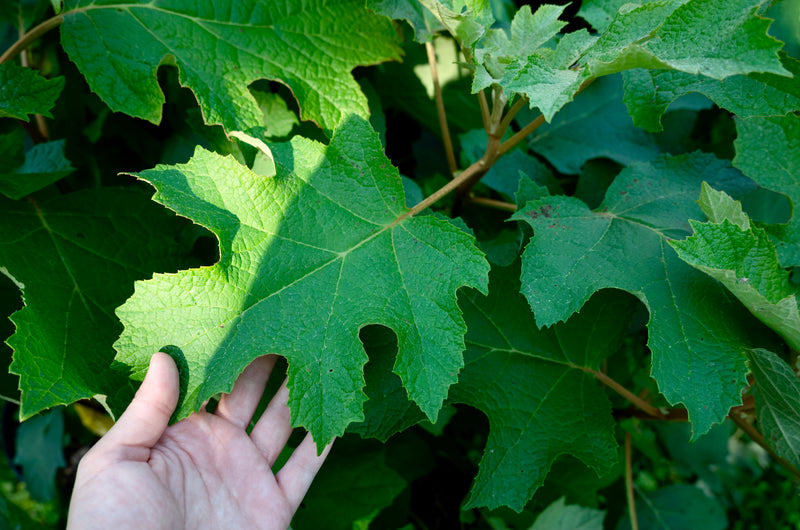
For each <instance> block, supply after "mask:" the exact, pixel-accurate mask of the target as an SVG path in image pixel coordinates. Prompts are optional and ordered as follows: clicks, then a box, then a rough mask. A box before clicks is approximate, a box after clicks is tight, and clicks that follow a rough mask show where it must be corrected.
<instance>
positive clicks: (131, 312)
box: [116, 117, 488, 447]
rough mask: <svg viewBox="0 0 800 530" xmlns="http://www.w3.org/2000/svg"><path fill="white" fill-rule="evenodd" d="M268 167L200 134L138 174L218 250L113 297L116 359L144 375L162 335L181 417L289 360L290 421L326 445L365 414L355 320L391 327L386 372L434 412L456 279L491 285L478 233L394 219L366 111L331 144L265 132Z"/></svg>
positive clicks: (452, 323)
mask: <svg viewBox="0 0 800 530" xmlns="http://www.w3.org/2000/svg"><path fill="white" fill-rule="evenodd" d="M272 152H273V155H274V158H275V163H276V167H277V176H276V177H274V178H265V177H262V176H259V175H256V174H255V173H253V172H252V171H250V170H249V169H247V168H245V167H243V166H241V165H239V164H238V163H237V162H236V161H235V160H234V159H232V158H230V157H227V158H226V157H221V156H219V155H216V154H214V153H210V152H207V151H205V150H203V149H201V148H198V150H197V151H196V152H195V155H194V157H193V158H192V160H191V161H190V162H189V163H187V164H184V165H178V166H158V167H157V168H155V169H153V170H148V171H144V172H142V173H140V174H139V176H140V177H141V178H143V179H145V180H147V181H149V182H151V183H152V184H153V185H154V186H155V187H156V189H157V193H156V195H155V196H154V199H155V200H157V201H159V202H161V203H163V204H164V205H166V206H167V207H169V208H171V209H173V210H175V211H176V212H177V213H178V214H180V215H184V216H186V217H189V218H191V219H192V220H194V221H195V222H197V223H199V224H202V225H204V226H206V227H207V228H209V229H210V230H211V231H212V232H214V233H215V234H216V235H217V237H218V238H219V242H220V256H221V257H220V261H219V262H218V263H217V264H216V265H214V266H211V267H204V268H200V269H192V270H187V271H182V272H180V273H178V274H174V275H173V274H170V275H156V276H155V277H154V278H153V280H151V281H147V282H140V283H138V284H137V285H136V292H135V294H134V296H133V297H131V299H130V300H128V302H127V303H126V304H125V305H124V306H122V307H121V308H119V310H118V311H117V314H118V315H119V316H120V319H121V320H122V322H123V324H124V325H125V331H124V333H123V334H122V336H121V338H120V339H119V341H118V342H117V343H116V348H117V351H118V352H119V355H118V360H119V361H121V362H123V363H125V364H127V365H129V366H131V367H132V369H133V371H134V377H135V378H141V377H143V375H144V372H145V371H146V368H147V363H148V360H149V358H150V356H151V355H152V352H154V351H156V350H158V349H161V348H166V349H167V350H168V351H170V352H172V353H174V354H175V355H177V356H181V357H183V358H185V360H186V361H185V362H186V364H188V366H189V371H188V374H186V377H187V378H188V381H187V391H186V394H185V395H184V396H183V397H182V399H181V402H180V404H179V405H178V410H177V417H178V418H183V417H186V416H187V415H189V414H190V413H191V412H193V411H195V410H197V409H198V408H199V407H200V406H201V405H202V403H203V402H204V401H205V400H207V399H208V398H209V397H211V396H213V395H215V394H217V393H219V392H229V391H230V390H231V388H232V386H233V383H234V381H235V379H236V377H237V376H238V375H239V373H241V371H242V370H243V369H244V368H245V367H246V366H247V365H248V364H249V363H250V362H251V361H252V360H253V359H254V358H255V357H258V356H259V355H263V354H265V353H278V354H281V355H284V356H286V358H287V359H288V361H289V375H288V377H289V382H288V385H289V389H290V398H289V402H290V407H291V409H292V422H293V424H294V425H302V426H304V427H306V428H308V429H309V431H311V433H312V435H313V436H314V439H315V440H316V442H317V443H318V444H319V445H320V447H321V446H322V445H323V444H325V443H327V442H328V441H330V440H331V439H332V438H333V437H334V436H338V435H341V434H342V432H343V431H344V429H345V427H347V425H348V424H349V423H351V422H353V421H360V420H362V419H363V418H364V416H363V412H362V409H363V405H364V401H365V396H364V393H363V391H362V388H363V387H364V376H363V374H362V370H363V366H364V364H365V362H366V360H367V356H366V354H365V353H364V348H363V346H362V344H361V342H359V336H358V332H359V329H360V328H362V327H364V326H365V325H367V324H381V325H384V326H387V327H390V328H392V329H393V330H394V331H395V333H396V334H397V337H398V353H397V360H396V362H395V366H394V371H395V372H396V373H397V374H398V375H399V376H400V378H401V379H402V381H403V385H404V386H405V387H406V389H407V391H408V395H409V397H410V398H411V399H413V400H414V401H415V402H416V403H417V404H418V405H419V407H420V408H421V409H422V411H423V412H424V413H425V414H426V415H427V416H428V417H429V418H431V419H434V420H435V418H436V415H437V413H438V411H439V409H440V407H441V404H442V401H443V400H444V399H445V397H446V396H447V391H448V388H449V387H450V385H451V384H452V383H455V381H456V379H457V374H458V371H459V370H460V369H461V367H462V365H463V358H462V354H461V352H462V351H463V335H464V332H465V330H466V327H465V325H464V322H463V319H462V317H461V313H460V311H459V310H458V306H457V304H456V291H457V289H458V288H459V287H461V286H472V287H477V288H480V289H483V288H485V286H486V282H487V278H486V276H487V273H488V263H487V262H486V260H485V258H484V256H483V255H482V253H481V252H480V251H479V250H478V249H477V248H476V246H475V242H474V239H473V238H472V236H470V235H468V234H467V233H465V232H464V231H462V230H461V229H460V228H457V227H455V226H454V225H453V224H451V223H449V222H447V221H446V220H444V219H441V218H439V217H437V216H423V217H404V214H406V212H408V210H407V209H406V207H405V205H404V196H403V188H402V184H401V181H400V177H399V175H398V172H397V170H396V169H395V168H394V167H392V166H391V164H390V163H389V161H388V159H387V158H386V157H385V156H384V154H383V149H382V146H381V143H380V139H379V138H378V135H377V134H376V133H375V132H374V131H373V130H372V129H371V128H370V126H369V124H368V123H367V122H366V121H364V120H362V119H361V118H355V117H354V118H352V119H351V120H347V122H346V123H345V124H344V125H343V126H342V128H341V129H338V130H337V131H336V132H335V134H334V136H333V139H332V140H331V143H330V145H329V146H327V147H326V146H324V145H321V144H319V143H316V142H314V141H311V140H308V139H304V138H301V137H296V138H295V139H293V140H292V142H291V143H290V144H279V145H275V146H272Z"/></svg>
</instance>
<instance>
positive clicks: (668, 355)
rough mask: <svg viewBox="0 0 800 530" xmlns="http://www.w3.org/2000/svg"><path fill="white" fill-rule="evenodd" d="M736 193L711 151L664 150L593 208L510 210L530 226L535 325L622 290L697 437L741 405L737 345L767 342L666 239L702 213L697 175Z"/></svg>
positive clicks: (656, 368)
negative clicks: (641, 312)
mask: <svg viewBox="0 0 800 530" xmlns="http://www.w3.org/2000/svg"><path fill="white" fill-rule="evenodd" d="M702 179H706V180H712V181H713V182H714V183H715V186H718V187H721V188H723V189H728V190H729V191H732V192H734V193H736V192H741V191H744V190H746V189H748V188H749V187H750V186H751V184H750V183H748V182H747V180H746V179H744V178H743V177H742V176H741V174H740V173H739V172H738V171H736V170H735V169H734V168H732V167H730V166H729V165H728V164H727V163H725V162H723V161H721V160H718V159H716V158H715V157H714V156H712V155H707V154H702V153H693V154H690V155H681V156H675V157H671V156H664V157H660V158H657V159H656V160H654V161H653V162H649V163H635V164H632V165H631V166H629V167H627V168H625V169H624V170H623V171H622V172H621V173H620V174H619V175H618V176H617V178H616V179H615V180H614V182H613V184H612V185H611V186H610V187H609V188H608V190H607V192H606V195H605V200H604V201H603V204H601V205H600V207H599V208H598V209H597V210H595V211H594V212H593V211H591V210H589V208H588V207H587V206H586V205H585V204H584V203H582V202H581V201H579V200H577V199H574V198H571V197H551V198H547V199H543V200H539V201H532V202H529V203H528V204H527V205H526V207H525V208H524V209H522V210H520V211H518V212H517V213H516V214H515V215H514V217H513V218H514V219H517V220H521V221H525V222H526V223H528V224H529V225H530V226H532V227H533V230H534V237H533V238H532V239H531V241H530V243H529V244H528V246H527V248H526V249H525V252H524V254H523V258H522V259H523V265H522V292H523V294H524V295H525V297H526V298H527V299H528V302H529V303H530V305H531V308H532V309H533V313H534V315H535V316H536V322H537V324H538V325H540V326H550V325H553V324H554V323H556V322H559V321H562V320H566V319H567V318H568V317H569V316H570V315H571V314H573V313H574V312H576V311H578V310H579V309H580V308H581V307H582V306H583V305H584V303H586V301H587V300H588V299H589V297H590V296H591V295H592V293H594V292H595V291H598V290H600V289H604V288H616V289H622V290H625V291H628V292H630V293H632V294H634V295H635V296H636V297H637V298H639V299H640V300H641V301H642V303H644V304H645V306H646V307H647V308H648V310H649V313H650V319H649V322H648V329H649V332H648V346H649V348H650V350H651V352H652V356H653V357H652V372H651V373H652V376H653V377H654V378H655V380H656V381H657V382H658V386H659V389H660V391H661V392H662V393H663V394H664V396H665V397H666V398H667V400H669V401H670V402H671V403H683V404H685V405H686V408H687V409H688V411H689V418H690V419H691V421H692V424H693V437H694V438H695V439H696V438H697V437H698V436H700V435H701V434H703V433H705V432H707V431H708V429H710V428H711V426H712V425H713V424H714V423H717V422H719V421H721V420H722V419H723V418H724V417H725V416H726V415H727V413H728V410H729V409H730V408H731V407H732V406H734V405H736V404H739V403H741V395H740V393H741V389H742V388H743V387H744V386H745V385H746V380H745V375H746V368H745V366H744V356H743V353H744V351H745V350H746V349H748V348H749V347H751V346H752V345H755V344H760V343H762V342H763V341H764V340H769V334H767V335H765V334H764V330H763V328H759V327H758V326H756V325H755V323H754V322H752V321H751V319H749V315H747V314H746V312H743V311H742V309H741V307H740V306H739V305H738V304H737V303H736V302H735V301H734V300H732V299H731V297H729V296H728V295H727V293H726V292H725V290H724V289H722V288H721V287H720V286H719V285H718V284H717V283H716V282H715V281H714V280H712V279H710V278H708V277H707V276H706V275H704V274H702V273H700V272H698V271H695V270H694V269H692V268H691V267H689V266H688V265H686V264H685V263H683V262H682V261H681V260H680V259H679V258H678V256H677V254H676V253H675V251H674V250H672V248H671V247H670V245H669V244H668V241H669V239H672V238H675V237H679V236H680V235H682V234H686V233H688V230H689V226H688V219H692V218H702V217H701V216H702V212H701V211H700V210H699V208H698V206H697V204H696V203H695V202H694V198H695V197H697V196H698V195H699V192H700V184H701V180H702Z"/></svg>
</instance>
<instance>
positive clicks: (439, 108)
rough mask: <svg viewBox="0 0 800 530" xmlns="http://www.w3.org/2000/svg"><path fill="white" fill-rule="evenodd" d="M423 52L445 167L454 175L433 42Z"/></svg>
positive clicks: (427, 43)
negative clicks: (434, 103) (428, 74)
mask: <svg viewBox="0 0 800 530" xmlns="http://www.w3.org/2000/svg"><path fill="white" fill-rule="evenodd" d="M425 51H426V52H428V64H429V65H430V67H431V79H433V93H434V95H435V97H436V112H437V113H438V114H439V128H440V129H441V130H442V141H443V142H444V152H445V154H446V155H447V167H448V168H449V169H450V174H451V175H455V174H456V171H458V165H457V164H456V157H455V153H453V142H452V140H451V139H450V128H449V127H448V126H447V115H446V114H445V111H444V100H443V99H442V87H441V85H439V68H438V67H437V65H436V51H435V50H434V49H433V42H432V41H428V42H426V43H425Z"/></svg>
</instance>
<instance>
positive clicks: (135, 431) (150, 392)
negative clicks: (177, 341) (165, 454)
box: [101, 352, 179, 449]
mask: <svg viewBox="0 0 800 530" xmlns="http://www.w3.org/2000/svg"><path fill="white" fill-rule="evenodd" d="M178 384H179V383H178V368H177V367H176V366H175V361H173V360H172V357H170V356H169V355H167V354H166V353H162V352H158V353H156V354H155V355H153V356H152V357H151V358H150V367H149V368H148V369H147V375H146V376H145V378H144V381H143V382H142V386H140V387H139V390H138V391H137V392H136V396H135V397H134V398H133V401H131V404H130V405H128V408H127V409H126V410H125V412H124V413H123V414H122V416H120V418H119V420H117V422H116V423H115V424H114V426H113V427H112V428H111V430H109V431H108V434H106V435H105V436H104V437H103V438H102V440H101V442H102V443H103V445H115V444H119V445H127V446H134V447H145V448H148V449H149V448H151V447H153V446H154V445H155V444H156V442H157V441H158V440H159V438H161V435H162V434H163V433H164V430H165V429H166V428H167V425H168V424H169V418H170V417H171V416H172V412H173V411H174V410H175V406H176V405H177V404H178V393H179V389H178Z"/></svg>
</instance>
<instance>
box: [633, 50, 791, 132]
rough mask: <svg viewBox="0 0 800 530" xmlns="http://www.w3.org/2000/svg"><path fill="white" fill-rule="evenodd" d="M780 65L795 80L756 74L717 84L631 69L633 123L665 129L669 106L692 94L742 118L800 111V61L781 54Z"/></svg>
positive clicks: (667, 72) (666, 72)
mask: <svg viewBox="0 0 800 530" xmlns="http://www.w3.org/2000/svg"><path fill="white" fill-rule="evenodd" d="M781 63H782V64H783V66H784V67H785V68H786V69H787V70H789V71H790V72H792V75H793V76H794V77H793V78H789V77H784V76H780V75H775V74H770V73H768V74H761V73H753V74H749V75H746V76H745V75H736V76H731V77H728V78H726V79H724V80H722V81H718V80H715V79H709V78H708V77H705V76H702V75H694V74H687V73H685V72H678V71H675V70H645V69H637V70H630V71H627V72H623V74H622V77H623V79H624V80H625V98H624V101H625V105H626V106H627V107H628V112H629V113H630V115H631V117H632V118H633V123H634V124H636V125H637V126H638V127H642V128H643V129H645V130H648V131H652V132H656V131H661V130H662V129H663V127H662V126H661V116H662V115H663V114H664V112H666V110H667V107H669V105H670V103H672V102H673V101H675V100H676V99H678V98H679V97H681V96H683V95H685V94H689V93H691V92H698V93H700V94H703V95H705V96H707V97H709V98H710V99H712V100H713V101H714V103H716V104H717V105H719V106H720V107H722V108H724V109H727V110H729V111H731V112H733V113H734V114H736V115H738V116H740V117H742V118H750V117H753V116H785V115H786V114H788V113H790V112H792V111H793V110H795V109H800V61H798V60H797V59H793V58H791V57H789V56H788V55H785V54H782V55H781Z"/></svg>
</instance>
